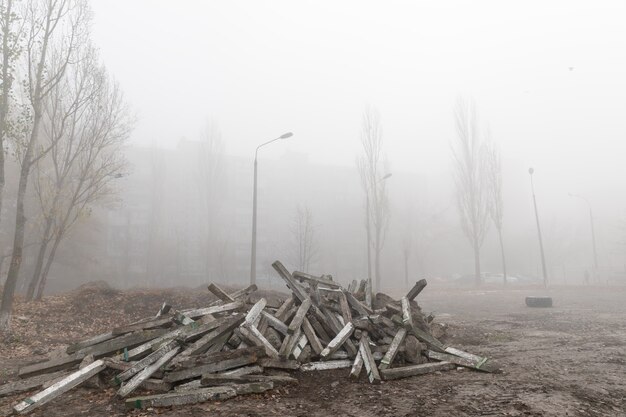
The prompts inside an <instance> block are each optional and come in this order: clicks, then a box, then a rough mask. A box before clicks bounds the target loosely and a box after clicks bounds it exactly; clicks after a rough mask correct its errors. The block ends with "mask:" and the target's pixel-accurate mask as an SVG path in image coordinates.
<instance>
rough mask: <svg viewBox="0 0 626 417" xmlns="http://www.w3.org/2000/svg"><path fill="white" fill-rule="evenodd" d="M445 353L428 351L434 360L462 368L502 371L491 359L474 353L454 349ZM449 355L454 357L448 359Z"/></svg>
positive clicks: (447, 349) (450, 348)
mask: <svg viewBox="0 0 626 417" xmlns="http://www.w3.org/2000/svg"><path fill="white" fill-rule="evenodd" d="M445 351H446V353H438V352H431V351H428V355H429V357H430V355H431V354H432V356H433V359H437V360H445V361H448V362H452V363H455V364H457V365H460V366H465V367H468V368H473V369H477V370H479V371H484V372H497V371H499V370H500V367H499V366H498V364H497V363H495V362H494V361H492V360H490V359H489V358H486V357H483V356H478V355H474V354H472V353H467V352H464V351H462V350H459V349H456V348H453V347H447V348H446V349H445ZM446 354H447V355H446ZM444 355H445V356H444ZM448 355H449V356H452V358H448ZM438 358H447V359H438ZM454 358H458V359H454ZM459 359H460V360H459Z"/></svg>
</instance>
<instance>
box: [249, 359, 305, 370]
mask: <svg viewBox="0 0 626 417" xmlns="http://www.w3.org/2000/svg"><path fill="white" fill-rule="evenodd" d="M259 366H261V367H263V368H276V369H291V370H297V369H300V362H298V361H293V360H286V361H283V360H276V359H271V358H263V359H261V360H259Z"/></svg>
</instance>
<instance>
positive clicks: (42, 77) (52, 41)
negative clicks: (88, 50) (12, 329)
mask: <svg viewBox="0 0 626 417" xmlns="http://www.w3.org/2000/svg"><path fill="white" fill-rule="evenodd" d="M24 13H25V14H24V16H25V19H26V22H27V30H26V56H27V62H26V67H27V79H26V80H25V82H24V84H25V85H26V89H27V93H28V94H27V95H28V101H29V104H30V114H31V117H32V124H31V125H30V134H29V135H28V137H27V139H26V140H25V141H24V143H23V144H21V146H19V147H18V158H19V161H20V164H21V167H20V175H19V180H18V191H17V201H16V214H15V233H14V236H13V251H12V255H11V264H10V266H9V272H8V274H7V280H6V283H5V287H4V292H3V294H2V303H1V304H0V330H7V329H8V328H9V322H10V319H11V312H12V309H13V296H14V293H15V286H16V283H17V279H18V277H19V271H20V267H21V265H22V255H23V246H24V234H25V226H26V216H25V207H24V202H25V197H26V189H27V187H28V180H29V175H30V173H31V169H32V168H33V165H34V164H35V163H36V162H37V161H38V160H39V159H41V158H43V157H44V156H45V155H46V154H47V153H48V152H49V151H50V150H51V148H52V147H54V146H55V145H56V144H55V143H53V144H51V146H48V147H42V146H39V143H38V142H39V135H40V130H41V122H42V117H43V104H44V100H45V99H46V97H47V96H48V95H49V94H50V92H51V90H52V89H53V88H54V87H55V86H56V85H57V84H58V83H59V82H60V81H61V80H62V78H63V76H64V74H65V70H66V68H67V66H68V64H69V63H70V62H71V61H72V60H73V58H74V57H75V49H76V46H77V45H80V44H82V43H83V42H84V40H85V38H86V36H87V34H88V31H87V28H88V25H87V23H88V20H89V13H88V10H87V4H86V2H85V0H39V1H37V0H33V1H30V2H28V4H27V5H26V9H25V11H24Z"/></svg>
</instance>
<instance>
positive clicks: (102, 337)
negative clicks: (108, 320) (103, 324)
mask: <svg viewBox="0 0 626 417" xmlns="http://www.w3.org/2000/svg"><path fill="white" fill-rule="evenodd" d="M114 337H115V336H114V335H113V332H108V333H103V334H99V335H97V336H94V337H90V338H89V339H85V340H81V341H80V342H77V343H73V344H71V345H69V346H68V347H67V349H66V350H65V352H66V353H68V354H72V353H75V352H78V351H79V350H81V349H85V348H87V347H89V346H93V345H97V344H98V343H102V342H105V341H107V340H109V339H113V338H114Z"/></svg>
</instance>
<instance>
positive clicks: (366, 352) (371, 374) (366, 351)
mask: <svg viewBox="0 0 626 417" xmlns="http://www.w3.org/2000/svg"><path fill="white" fill-rule="evenodd" d="M359 353H360V354H361V357H362V358H363V365H365V371H366V372H367V379H369V381H370V384H378V383H380V374H379V373H378V368H377V367H376V362H375V361H374V357H373V356H372V351H371V350H370V345H369V338H368V335H367V332H363V334H362V335H361V340H360V341H359Z"/></svg>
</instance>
